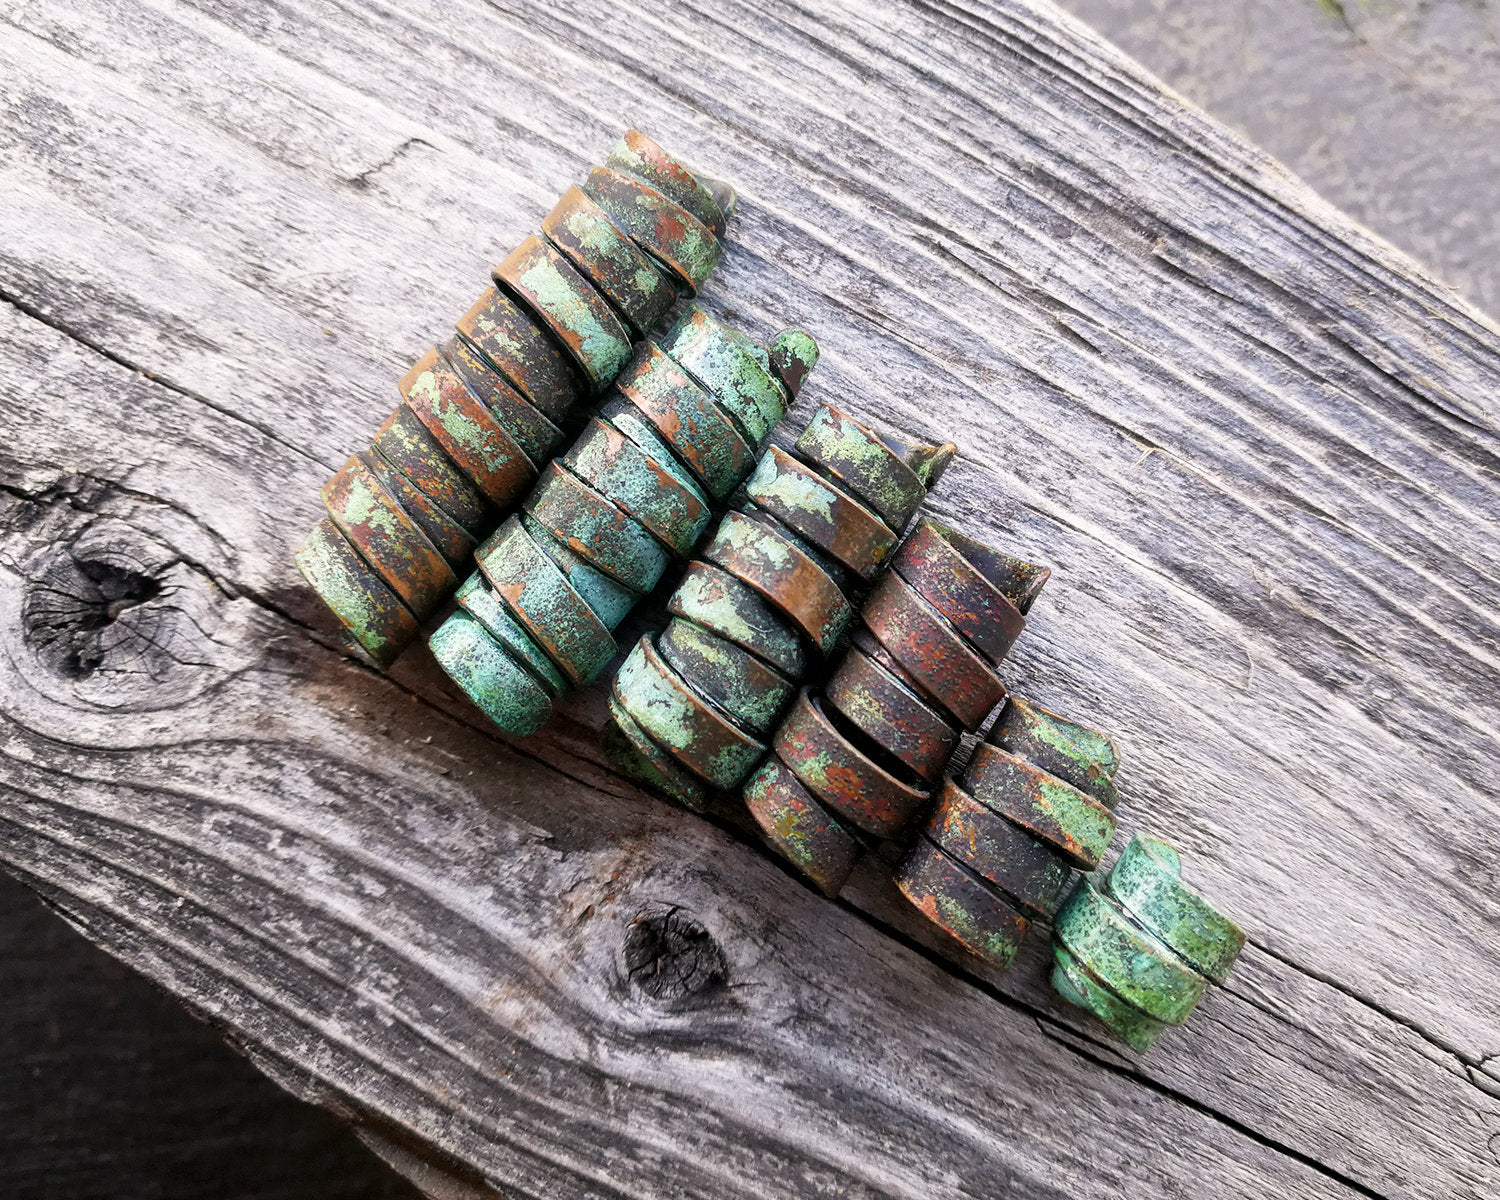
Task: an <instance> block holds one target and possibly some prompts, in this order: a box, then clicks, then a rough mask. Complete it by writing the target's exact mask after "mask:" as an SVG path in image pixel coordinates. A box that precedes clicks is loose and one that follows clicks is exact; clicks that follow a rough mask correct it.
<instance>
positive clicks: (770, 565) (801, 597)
mask: <svg viewBox="0 0 1500 1200" xmlns="http://www.w3.org/2000/svg"><path fill="white" fill-rule="evenodd" d="M703 557H704V558H705V559H707V560H708V561H709V562H711V563H717V564H718V565H719V566H721V567H723V568H724V569H725V570H726V571H728V572H729V573H730V574H731V575H733V576H735V577H736V578H737V579H740V580H742V581H743V582H745V583H748V584H749V585H750V586H751V587H752V588H754V589H755V590H756V591H757V592H759V593H760V594H761V595H762V596H764V597H765V598H766V599H767V600H769V601H770V602H771V603H772V604H774V605H775V606H776V607H777V608H779V609H780V610H781V611H782V612H784V613H786V615H787V616H789V617H791V619H792V621H793V622H794V623H795V624H796V626H797V628H799V629H800V630H802V632H803V633H805V634H806V635H807V638H808V640H809V641H811V642H812V644H813V645H814V646H816V647H817V648H818V649H819V650H821V651H822V652H823V653H824V654H827V653H828V652H829V651H830V650H832V649H833V645H834V643H835V642H837V641H838V638H839V635H840V634H841V633H843V632H844V629H845V628H846V627H847V626H848V624H849V619H850V617H851V616H852V615H853V609H852V608H850V606H849V601H848V600H847V599H846V598H845V596H844V594H843V592H841V591H839V589H838V586H837V585H836V584H835V583H834V582H833V580H831V579H829V578H828V576H827V574H825V573H824V571H823V570H822V568H820V567H819V566H818V564H817V563H816V562H814V561H813V560H812V559H811V558H809V557H808V555H807V554H806V552H804V551H803V550H802V549H800V548H799V547H798V546H796V545H795V544H793V543H792V542H791V541H790V540H789V539H788V538H785V537H783V536H781V535H780V534H778V533H776V532H775V531H774V530H772V529H770V528H769V527H767V526H766V525H763V524H762V523H761V522H759V521H755V520H752V519H751V518H749V517H747V516H744V515H742V514H740V513H734V512H732V513H729V514H728V515H727V516H725V518H724V519H723V520H722V521H720V522H719V529H718V532H717V533H715V534H714V537H713V540H712V541H711V542H709V544H708V545H707V546H706V547H705V548H704V550H703Z"/></svg>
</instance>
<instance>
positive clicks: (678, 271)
mask: <svg viewBox="0 0 1500 1200" xmlns="http://www.w3.org/2000/svg"><path fill="white" fill-rule="evenodd" d="M583 190H584V192H585V193H586V194H587V195H588V197H589V199H590V200H593V201H594V202H595V203H596V204H597V205H598V206H599V207H600V208H602V209H603V210H604V211H605V212H607V213H608V214H609V215H610V216H611V217H612V218H614V220H615V222H616V223H617V224H619V226H620V227H621V228H622V229H625V230H626V231H628V232H629V234H630V236H631V237H632V238H633V239H635V241H636V242H637V243H638V244H640V245H641V246H642V247H644V248H645V249H646V250H647V251H649V252H650V254H651V255H652V257H654V258H656V259H657V260H658V261H660V262H661V263H662V264H663V265H664V266H665V267H666V268H667V269H668V270H669V271H671V272H672V274H673V275H674V276H675V277H676V279H677V282H678V284H679V286H681V287H682V288H683V290H685V291H687V292H688V293H689V294H692V293H695V292H697V290H698V289H699V288H700V287H702V286H703V283H704V281H705V280H706V279H707V278H708V277H709V275H710V274H712V273H713V269H714V268H715V267H716V266H718V265H719V259H720V257H721V256H722V255H723V253H724V248H723V246H722V244H721V243H720V242H719V239H718V238H717V237H715V236H714V232H713V230H711V229H710V228H708V226H706V225H704V224H703V222H702V221H700V220H698V218H697V217H695V216H693V214H692V213H690V212H688V210H687V209H685V208H683V207H682V206H681V205H680V204H677V203H674V202H673V201H671V200H669V199H668V198H667V197H666V196H664V195H663V194H662V193H661V192H659V191H657V190H656V189H655V188H654V187H651V186H650V185H649V184H646V183H643V182H642V181H641V180H639V179H637V178H635V177H634V176H632V175H627V174H626V173H625V172H623V171H617V170H615V169H614V168H613V167H595V168H594V169H593V170H592V171H590V172H589V177H588V178H587V179H586V180H585V181H584V184H583Z"/></svg>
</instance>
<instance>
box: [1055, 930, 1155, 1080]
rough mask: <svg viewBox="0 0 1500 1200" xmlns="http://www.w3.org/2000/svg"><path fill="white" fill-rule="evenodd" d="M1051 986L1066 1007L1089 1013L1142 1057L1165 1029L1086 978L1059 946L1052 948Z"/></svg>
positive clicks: (1091, 979)
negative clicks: (1069, 1005) (1073, 1006)
mask: <svg viewBox="0 0 1500 1200" xmlns="http://www.w3.org/2000/svg"><path fill="white" fill-rule="evenodd" d="M1052 957H1053V966H1052V986H1053V987H1054V988H1056V989H1057V994H1058V995H1060V996H1061V997H1062V998H1063V999H1064V1000H1066V1001H1067V1002H1068V1003H1069V1004H1073V1005H1076V1006H1077V1007H1079V1008H1081V1009H1083V1010H1084V1011H1085V1012H1091V1013H1093V1014H1094V1016H1096V1017H1098V1018H1099V1020H1101V1021H1102V1022H1104V1024H1105V1025H1107V1026H1108V1027H1109V1028H1110V1029H1112V1030H1113V1031H1114V1032H1115V1033H1116V1034H1118V1035H1119V1036H1120V1037H1121V1038H1122V1039H1123V1040H1124V1041H1125V1044H1126V1045H1128V1046H1130V1047H1131V1048H1133V1049H1135V1050H1139V1051H1141V1052H1142V1053H1144V1052H1145V1051H1147V1050H1149V1049H1151V1047H1152V1046H1154V1045H1155V1044H1156V1039H1157V1038H1158V1037H1160V1036H1161V1032H1162V1030H1164V1029H1166V1028H1167V1027H1166V1026H1165V1025H1163V1024H1162V1023H1161V1022H1160V1021H1157V1020H1154V1019H1153V1018H1151V1017H1148V1016H1147V1015H1146V1014H1145V1013H1143V1012H1142V1011H1141V1010H1140V1009H1138V1008H1136V1007H1135V1005H1133V1004H1127V1003H1126V1002H1125V1001H1124V1000H1121V999H1120V997H1118V996H1116V995H1115V994H1114V993H1113V992H1112V991H1110V990H1109V989H1108V988H1107V987H1105V986H1104V985H1103V984H1102V983H1100V982H1099V981H1098V980H1097V979H1095V978H1094V977H1093V976H1092V975H1090V974H1089V972H1088V968H1087V967H1085V966H1084V965H1083V964H1082V963H1081V962H1079V961H1078V960H1077V959H1076V958H1074V957H1073V956H1072V954H1070V953H1069V952H1068V948H1067V947H1066V946H1064V945H1063V944H1062V943H1060V942H1054V943H1053V945H1052Z"/></svg>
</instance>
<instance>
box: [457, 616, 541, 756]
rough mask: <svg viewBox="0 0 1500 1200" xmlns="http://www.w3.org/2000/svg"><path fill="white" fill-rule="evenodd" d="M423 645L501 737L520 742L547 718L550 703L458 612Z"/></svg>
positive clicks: (482, 631)
mask: <svg viewBox="0 0 1500 1200" xmlns="http://www.w3.org/2000/svg"><path fill="white" fill-rule="evenodd" d="M428 645H429V646H431V647H432V655H433V657H434V658H436V659H437V661H438V663H439V664H440V665H441V666H442V668H443V670H445V671H447V672H448V674H449V675H450V676H451V677H452V678H453V680H454V682H455V683H457V684H458V685H459V686H460V687H462V688H463V689H464V691H465V692H467V693H468V694H469V696H470V697H471V698H472V699H473V701H474V703H475V704H477V705H478V706H479V708H480V710H481V711H482V712H483V713H484V715H485V716H487V717H489V719H490V720H492V721H493V722H494V723H495V724H496V725H498V726H500V728H501V729H503V730H505V731H506V732H507V733H512V734H515V735H516V736H517V737H526V736H527V735H529V734H533V733H535V732H536V731H537V730H538V729H540V728H541V727H542V724H543V722H545V721H546V720H547V718H548V717H549V716H550V715H551V713H552V701H551V699H550V698H549V697H548V695H547V693H546V692H545V691H543V690H542V687H541V685H540V684H539V683H537V681H536V680H535V679H533V678H532V677H531V675H530V674H528V673H527V672H526V671H525V670H524V669H523V668H522V667H521V666H520V665H519V664H517V663H516V662H515V661H514V660H513V659H512V658H511V657H510V655H508V654H507V653H506V652H505V650H504V648H503V647H501V646H500V644H499V643H498V642H496V641H495V639H494V638H492V637H490V635H489V633H487V632H486V631H485V629H484V627H483V626H482V625H480V623H479V622H478V621H476V620H475V619H474V618H473V617H471V616H470V615H469V614H468V613H467V612H465V611H464V610H463V609H459V610H458V611H457V612H455V613H454V614H453V615H452V616H451V617H449V618H448V619H447V620H446V621H444V622H443V623H442V625H441V626H439V627H438V629H437V631H436V632H435V633H433V635H432V637H431V638H430V639H429V641H428Z"/></svg>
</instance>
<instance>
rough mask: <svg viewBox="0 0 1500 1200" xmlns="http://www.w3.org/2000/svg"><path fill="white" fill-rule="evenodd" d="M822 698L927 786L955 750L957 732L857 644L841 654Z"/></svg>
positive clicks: (931, 782) (939, 772) (939, 776)
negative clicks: (826, 698)
mask: <svg viewBox="0 0 1500 1200" xmlns="http://www.w3.org/2000/svg"><path fill="white" fill-rule="evenodd" d="M824 694H825V695H826V696H827V697H828V702H829V703H830V704H831V705H833V707H834V708H836V709H837V710H838V711H839V712H840V713H842V714H843V716H844V719H845V720H847V721H849V722H850V724H852V725H853V726H854V727H855V728H856V729H858V730H859V731H860V732H861V733H863V734H864V735H865V736H866V737H868V738H869V739H870V741H871V742H873V743H874V744H875V745H877V746H882V747H884V748H885V749H886V750H887V751H888V752H889V753H890V754H892V755H894V756H895V757H896V758H897V759H898V760H900V761H901V762H902V763H904V764H905V765H906V766H907V767H909V768H910V769H911V770H913V771H915V772H916V773H917V774H918V775H919V776H920V777H921V778H922V779H923V780H925V781H926V782H927V783H928V784H929V785H932V784H935V783H936V782H937V781H938V779H939V778H941V776H942V773H943V767H944V766H945V765H947V762H948V760H949V759H950V758H951V757H953V752H954V750H956V749H957V748H958V730H956V729H954V728H953V727H952V726H950V725H948V724H947V723H946V722H945V721H943V719H942V718H941V717H940V716H938V714H937V713H935V712H933V710H932V709H931V708H930V707H929V706H928V705H927V704H926V703H925V702H924V701H923V700H922V698H921V697H920V696H918V695H917V693H916V692H914V691H912V689H911V688H910V687H908V686H907V685H906V684H905V683H903V682H902V681H901V680H900V679H899V678H898V677H897V676H896V675H894V674H892V673H891V672H890V671H889V670H887V669H886V668H885V667H884V666H882V665H881V664H880V663H879V662H878V661H877V660H876V659H874V658H872V657H871V656H870V655H868V654H866V653H865V652H864V651H863V650H861V649H860V648H859V647H858V645H857V644H855V645H851V646H850V647H849V648H848V649H847V650H846V651H845V652H844V657H843V659H842V660H841V661H840V663H839V666H838V669H837V670H836V671H835V672H834V673H833V677H832V678H831V679H830V680H829V681H828V684H827V686H826V687H825V688H824Z"/></svg>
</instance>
